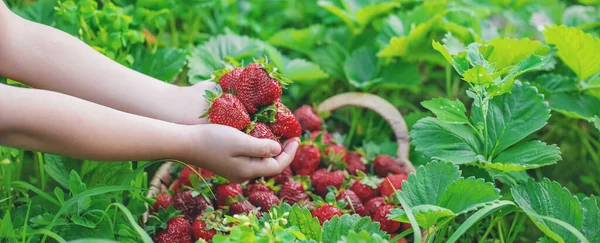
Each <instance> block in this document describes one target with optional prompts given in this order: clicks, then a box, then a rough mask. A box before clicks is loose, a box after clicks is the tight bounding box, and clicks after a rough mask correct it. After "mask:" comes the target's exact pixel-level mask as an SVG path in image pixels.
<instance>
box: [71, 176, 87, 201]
mask: <svg viewBox="0 0 600 243" xmlns="http://www.w3.org/2000/svg"><path fill="white" fill-rule="evenodd" d="M69 190H70V191H71V193H72V194H73V195H74V196H75V195H77V194H80V193H82V192H84V191H85V190H87V186H86V185H85V183H83V181H82V180H81V177H79V174H77V172H76V171H74V170H72V171H71V174H70V175H69Z"/></svg>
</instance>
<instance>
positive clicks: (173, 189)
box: [169, 179, 181, 192]
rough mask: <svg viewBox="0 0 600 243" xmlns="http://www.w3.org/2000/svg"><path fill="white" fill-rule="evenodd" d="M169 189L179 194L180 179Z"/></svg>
mask: <svg viewBox="0 0 600 243" xmlns="http://www.w3.org/2000/svg"><path fill="white" fill-rule="evenodd" d="M169 189H170V190H171V191H174V192H178V191H179V189H181V182H180V181H179V179H177V180H175V181H174V182H173V184H171V186H169Z"/></svg>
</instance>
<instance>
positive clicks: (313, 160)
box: [290, 141, 321, 176]
mask: <svg viewBox="0 0 600 243" xmlns="http://www.w3.org/2000/svg"><path fill="white" fill-rule="evenodd" d="M319 163H321V150H320V149H319V147H318V146H317V145H315V144H313V143H312V142H310V141H309V142H304V141H303V143H302V144H301V145H300V147H298V150H296V155H295V156H294V160H293V161H292V163H291V164H290V167H292V170H293V171H294V172H295V173H296V174H297V175H303V176H306V175H310V174H312V173H313V172H314V171H315V170H316V169H317V167H319Z"/></svg>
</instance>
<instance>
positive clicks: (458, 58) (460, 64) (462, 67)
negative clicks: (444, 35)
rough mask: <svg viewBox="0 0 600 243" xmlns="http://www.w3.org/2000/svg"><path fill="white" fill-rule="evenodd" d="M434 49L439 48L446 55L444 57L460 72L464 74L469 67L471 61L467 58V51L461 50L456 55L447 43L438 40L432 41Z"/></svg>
mask: <svg viewBox="0 0 600 243" xmlns="http://www.w3.org/2000/svg"><path fill="white" fill-rule="evenodd" d="M432 45H433V49H435V50H437V51H438V52H440V53H441V54H442V56H444V59H446V61H447V62H448V63H450V64H451V65H452V67H454V69H455V70H456V72H458V74H460V75H463V74H464V73H465V72H466V71H467V70H468V69H469V61H468V60H467V56H466V52H460V53H457V54H456V55H451V54H450V52H449V51H448V48H447V47H446V46H445V45H442V44H440V43H439V42H437V41H433V42H432Z"/></svg>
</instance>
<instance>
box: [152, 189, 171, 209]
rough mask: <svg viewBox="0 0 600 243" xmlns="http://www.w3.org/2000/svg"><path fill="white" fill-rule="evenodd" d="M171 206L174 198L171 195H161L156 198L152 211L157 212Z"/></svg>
mask: <svg viewBox="0 0 600 243" xmlns="http://www.w3.org/2000/svg"><path fill="white" fill-rule="evenodd" d="M171 204H173V196H171V194H166V193H161V194H158V196H157V197H156V202H155V203H154V204H153V205H152V209H154V211H155V212H156V211H158V210H159V209H160V208H162V209H167V208H168V207H169V205H171Z"/></svg>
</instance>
